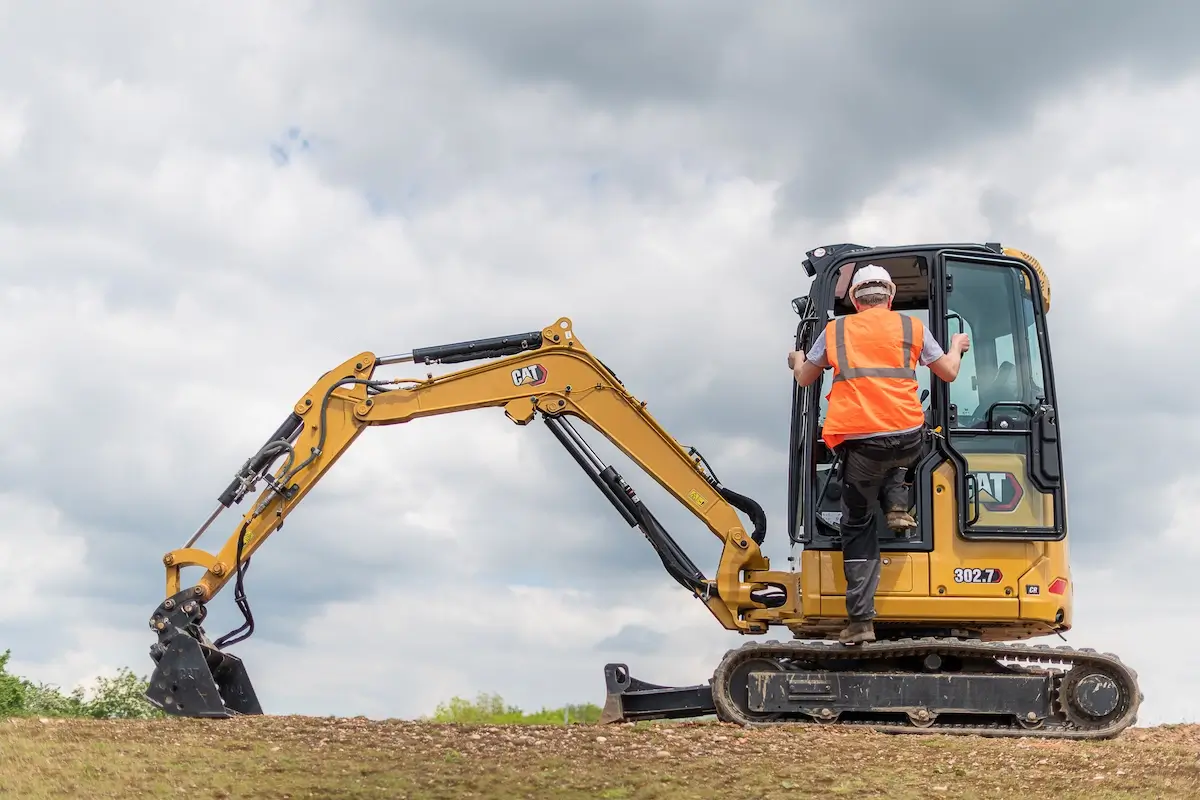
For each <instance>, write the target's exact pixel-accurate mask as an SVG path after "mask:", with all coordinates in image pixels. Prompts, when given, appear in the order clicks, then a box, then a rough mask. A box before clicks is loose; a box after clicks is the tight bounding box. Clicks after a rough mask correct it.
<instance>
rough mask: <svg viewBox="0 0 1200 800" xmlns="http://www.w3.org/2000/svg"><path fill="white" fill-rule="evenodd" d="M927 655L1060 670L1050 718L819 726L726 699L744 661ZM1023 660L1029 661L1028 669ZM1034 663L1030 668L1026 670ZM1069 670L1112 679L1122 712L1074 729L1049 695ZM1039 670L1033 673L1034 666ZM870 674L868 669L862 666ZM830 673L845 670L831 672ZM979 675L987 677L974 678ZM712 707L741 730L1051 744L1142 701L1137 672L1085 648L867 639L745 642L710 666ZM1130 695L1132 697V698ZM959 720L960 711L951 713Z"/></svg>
mask: <svg viewBox="0 0 1200 800" xmlns="http://www.w3.org/2000/svg"><path fill="white" fill-rule="evenodd" d="M930 653H934V654H937V655H939V656H958V657H966V658H993V659H1010V660H1015V661H1023V662H1026V665H1025V670H1029V669H1030V668H1031V667H1032V668H1033V670H1034V671H1036V672H1043V673H1046V672H1048V670H1047V668H1053V667H1062V668H1063V674H1060V675H1057V676H1055V677H1053V678H1052V680H1053V681H1054V683H1053V685H1054V688H1055V698H1054V703H1053V706H1052V707H1053V708H1054V710H1055V715H1054V716H1053V717H1049V718H1047V719H1046V720H1044V721H1043V723H1042V726H1041V727H1039V728H1033V727H1025V726H1024V725H1021V724H1020V723H1019V722H1018V721H1016V720H1015V719H1013V720H1012V721H1011V722H1009V723H1007V724H1006V723H1003V722H995V723H989V724H985V725H972V724H967V723H939V722H937V721H936V720H935V721H934V722H933V723H932V724H929V725H927V726H917V725H914V724H897V723H894V722H870V721H866V720H862V721H860V720H850V721H844V722H843V721H841V720H838V721H834V722H823V721H819V720H815V719H812V718H811V717H807V716H798V715H797V716H784V717H782V718H779V719H758V718H755V717H752V716H750V717H748V716H746V715H745V714H743V713H742V712H741V710H740V709H738V707H737V705H736V703H734V701H733V698H732V697H731V696H730V694H729V680H730V674H731V673H732V671H733V670H734V669H736V668H737V667H738V665H740V664H742V663H744V662H746V661H749V660H751V659H760V658H761V659H769V660H777V659H781V658H818V659H819V658H822V657H832V658H837V659H843V660H844V659H846V658H856V659H859V660H868V661H869V660H871V659H881V660H882V659H887V658H893V657H905V656H924V655H928V654H930ZM1028 662H1032V664H1029V663H1028ZM1034 665H1036V666H1034ZM1077 665H1096V666H1099V667H1102V668H1104V670H1105V672H1106V673H1107V674H1109V675H1110V676H1111V677H1112V678H1113V679H1114V680H1116V681H1117V682H1118V685H1119V687H1120V691H1121V694H1122V703H1123V704H1124V709H1123V713H1122V714H1121V715H1120V716H1118V717H1117V718H1116V719H1115V720H1113V721H1112V722H1110V723H1109V724H1107V725H1103V726H1098V727H1086V726H1085V727H1080V726H1077V725H1075V724H1074V723H1072V722H1071V721H1070V720H1069V718H1068V717H1067V716H1066V715H1065V713H1064V710H1063V708H1062V703H1061V700H1060V698H1059V697H1058V695H1057V690H1058V687H1059V685H1060V683H1061V681H1062V678H1063V676H1064V675H1065V671H1066V670H1067V669H1070V668H1071V667H1073V666H1077ZM996 666H997V674H1002V672H1003V671H1004V670H1014V669H1017V670H1020V669H1022V667H1021V666H1019V665H1005V664H997V665H996ZM1038 667H1040V668H1041V669H1038ZM862 668H863V669H870V665H863V666H862ZM831 671H833V672H838V671H844V672H853V671H854V668H851V669H847V670H838V669H833V670H831ZM976 674H978V675H979V676H980V677H981V678H986V676H987V673H976ZM712 696H713V704H714V705H715V706H716V710H717V715H718V717H719V718H720V719H722V720H724V721H726V722H736V723H739V724H741V725H744V726H747V727H769V726H780V725H784V726H786V725H793V726H794V725H822V726H833V727H846V728H850V727H853V728H867V729H870V730H874V731H879V732H882V733H926V734H960V735H974V736H978V735H983V736H1006V737H1034V738H1053V739H1110V738H1112V737H1114V736H1116V735H1117V734H1119V733H1120V732H1121V731H1123V730H1124V729H1125V728H1127V727H1129V726H1130V725H1132V724H1133V723H1134V722H1136V721H1137V712H1138V708H1139V707H1140V706H1141V704H1142V700H1143V699H1144V696H1143V694H1142V692H1141V690H1140V688H1139V687H1138V679H1137V673H1136V672H1135V671H1134V670H1133V669H1131V668H1130V667H1128V666H1127V665H1125V664H1124V663H1123V662H1122V661H1121V660H1120V659H1119V658H1117V656H1115V655H1112V654H1110V653H1103V654H1102V653H1098V652H1096V651H1095V650H1093V649H1090V648H1074V647H1068V646H1060V647H1051V646H1050V645H1046V644H1022V643H1009V642H980V641H972V640H959V639H941V638H920V639H898V640H896V641H888V642H873V643H871V644H868V645H865V646H863V645H855V646H853V647H847V646H846V645H843V644H841V643H840V642H803V641H796V642H752V643H749V644H746V645H743V646H742V647H740V648H738V649H736V650H730V651H729V652H727V653H726V654H725V657H724V658H723V659H722V660H721V663H720V664H718V665H717V668H716V671H715V672H714V673H713V678H712ZM1135 698H1136V699H1135ZM958 716H960V717H961V714H958Z"/></svg>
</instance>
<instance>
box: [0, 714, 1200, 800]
mask: <svg viewBox="0 0 1200 800" xmlns="http://www.w3.org/2000/svg"><path fill="white" fill-rule="evenodd" d="M0 753H2V754H3V758H2V759H0V797H10V796H11V797H20V798H25V799H26V800H41V798H50V797H79V798H117V797H120V798H124V797H138V798H153V797H172V798H178V797H187V798H189V800H195V799H196V798H268V797H269V798H385V797H386V798H406V799H408V800H416V798H455V799H456V800H457V798H487V799H488V800H491V799H493V798H542V797H545V798H563V800H571V799H572V798H610V799H611V798H661V799H664V800H665V799H666V798H801V797H805V798H807V797H889V798H921V800H927V799H928V798H940V797H946V798H950V797H970V798H977V797H1001V796H1003V797H1007V798H1012V797H1014V796H1017V797H1052V798H1055V799H1056V800H1063V798H1117V797H1122V798H1124V797H1147V798H1150V797H1153V798H1163V797H1171V798H1183V797H1200V726H1197V725H1188V726H1169V727H1159V728H1147V729H1132V730H1128V731H1126V732H1125V733H1124V734H1123V735H1122V736H1121V737H1119V738H1118V739H1116V740H1113V741H1105V742H1060V741H1040V740H1036V739H1026V740H1004V739H983V738H968V737H957V736H888V735H883V734H875V733H870V732H865V731H846V730H836V729H832V728H803V729H792V730H766V731H758V730H744V729H741V728H738V727H734V726H729V725H722V724H719V723H692V724H671V725H635V726H583V725H576V726H570V727H562V726H556V727H531V726H507V727H505V726H457V725H436V724H429V723H416V722H404V721H386V722H374V721H370V720H366V719H362V718H353V719H325V718H310V717H258V718H247V719H239V720H213V721H201V720H186V719H168V720H157V721H153V722H141V721H111V722H110V721H80V720H37V719H21V720H7V721H4V722H2V723H0Z"/></svg>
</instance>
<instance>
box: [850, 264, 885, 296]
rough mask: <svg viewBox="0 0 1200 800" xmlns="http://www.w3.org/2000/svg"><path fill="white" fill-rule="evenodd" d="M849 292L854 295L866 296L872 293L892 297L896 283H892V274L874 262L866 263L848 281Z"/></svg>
mask: <svg viewBox="0 0 1200 800" xmlns="http://www.w3.org/2000/svg"><path fill="white" fill-rule="evenodd" d="M860 287H861V288H860ZM850 294H852V295H853V296H854V297H867V296H869V295H873V294H886V295H887V296H888V297H892V296H893V295H895V294H896V284H894V283H892V276H891V275H889V274H888V271H887V270H886V269H884V268H883V267H880V266H878V265H876V264H867V265H866V266H865V267H863V268H862V269H860V270H859V271H858V272H856V273H854V278H853V279H852V280H851V281H850Z"/></svg>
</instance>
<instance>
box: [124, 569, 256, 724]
mask: <svg viewBox="0 0 1200 800" xmlns="http://www.w3.org/2000/svg"><path fill="white" fill-rule="evenodd" d="M185 595H186V592H180V593H179V594H178V595H176V596H175V597H172V598H169V599H168V600H166V601H164V602H163V604H162V605H161V606H159V609H158V611H157V612H156V613H155V615H154V616H153V617H152V618H151V619H150V627H151V628H154V629H155V630H156V631H157V632H158V642H156V643H155V644H154V645H152V646H151V647H150V657H151V658H152V659H154V661H155V662H157V666H156V667H155V669H154V673H153V674H152V675H151V676H150V685H149V687H148V688H147V691H146V699H147V700H149V701H150V702H151V703H153V704H154V705H155V706H157V707H158V708H161V709H162V710H163V711H165V712H167V713H168V714H173V715H177V716H185V717H217V718H224V717H233V716H238V715H242V714H261V713H263V711H262V707H261V706H260V705H259V703H258V696H257V695H256V694H255V692H254V686H253V685H252V684H251V683H250V677H249V675H247V673H246V668H245V666H244V665H243V664H242V660H241V659H240V658H238V657H237V656H234V655H230V654H229V653H225V652H223V651H221V650H218V649H217V648H216V647H213V646H212V645H211V644H208V643H207V642H205V641H201V638H202V637H203V632H202V629H201V628H200V627H199V623H200V620H201V619H203V617H204V606H203V604H201V603H200V602H198V601H195V600H187V599H186V598H185ZM197 635H199V636H200V637H201V638H197Z"/></svg>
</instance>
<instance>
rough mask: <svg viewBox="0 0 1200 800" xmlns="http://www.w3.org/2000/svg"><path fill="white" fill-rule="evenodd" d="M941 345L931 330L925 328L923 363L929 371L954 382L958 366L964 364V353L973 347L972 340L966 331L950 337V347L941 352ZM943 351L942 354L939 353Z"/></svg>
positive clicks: (948, 381) (922, 351)
mask: <svg viewBox="0 0 1200 800" xmlns="http://www.w3.org/2000/svg"><path fill="white" fill-rule="evenodd" d="M941 349H942V348H941V347H940V346H939V345H938V343H937V341H936V340H934V338H933V335H932V334H930V333H929V330H928V329H926V330H925V347H924V348H923V349H922V350H921V363H923V364H926V365H927V366H928V367H929V371H930V372H932V373H933V374H934V375H936V376H938V377H939V378H941V379H942V380H944V381H945V382H946V383H953V382H954V379H955V378H957V377H958V368H959V367H960V366H961V365H962V355H963V353H965V352H967V351H968V350H970V349H971V340H970V339H969V338H967V335H966V334H965V333H956V334H954V335H953V336H951V337H950V349H949V350H948V351H946V352H941ZM939 352H941V355H938V353H939Z"/></svg>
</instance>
